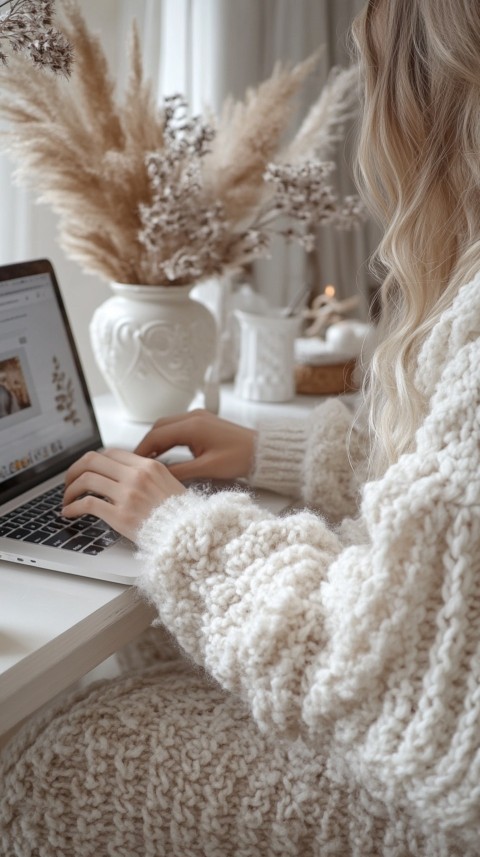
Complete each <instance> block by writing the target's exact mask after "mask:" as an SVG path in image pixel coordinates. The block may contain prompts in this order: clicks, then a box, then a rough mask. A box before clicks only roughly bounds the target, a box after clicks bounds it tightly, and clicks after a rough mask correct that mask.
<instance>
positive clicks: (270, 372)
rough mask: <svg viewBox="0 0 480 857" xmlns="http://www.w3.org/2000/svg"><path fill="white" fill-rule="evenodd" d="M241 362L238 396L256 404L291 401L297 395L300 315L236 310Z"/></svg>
mask: <svg viewBox="0 0 480 857" xmlns="http://www.w3.org/2000/svg"><path fill="white" fill-rule="evenodd" d="M235 315H236V317H237V319H238V321H239V323H240V360H239V365H238V371H237V374H236V377H235V393H236V395H237V396H239V397H240V398H241V399H251V400H252V401H256V402H288V401H290V400H291V399H293V398H294V396H295V366H294V353H295V347H294V346H295V337H296V336H297V334H298V331H299V328H300V322H301V319H300V316H284V315H282V314H281V312H280V311H278V312H277V313H275V311H270V312H269V314H268V315H262V314H257V313H251V312H244V311H243V310H236V312H235Z"/></svg>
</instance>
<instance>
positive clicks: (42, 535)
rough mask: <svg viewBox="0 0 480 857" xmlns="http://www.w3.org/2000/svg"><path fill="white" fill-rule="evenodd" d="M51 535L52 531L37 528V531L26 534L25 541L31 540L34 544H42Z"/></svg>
mask: <svg viewBox="0 0 480 857" xmlns="http://www.w3.org/2000/svg"><path fill="white" fill-rule="evenodd" d="M49 535H50V533H46V532H45V531H44V530H37V532H36V533H29V534H28V536H25V538H24V539H23V541H24V542H31V543H32V544H34V545H40V544H41V543H42V542H44V541H46V539H48V537H49Z"/></svg>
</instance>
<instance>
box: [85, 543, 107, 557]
mask: <svg viewBox="0 0 480 857" xmlns="http://www.w3.org/2000/svg"><path fill="white" fill-rule="evenodd" d="M103 550H105V548H102V546H101V545H97V544H94V545H88V546H87V547H86V548H84V549H83V551H82V553H86V554H88V555H89V556H97V555H98V554H99V553H101V552H102V551H103Z"/></svg>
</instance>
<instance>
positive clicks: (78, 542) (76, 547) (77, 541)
mask: <svg viewBox="0 0 480 857" xmlns="http://www.w3.org/2000/svg"><path fill="white" fill-rule="evenodd" d="M89 544H90V539H89V538H87V537H86V536H76V538H74V539H70V541H68V542H65V544H64V545H62V547H63V548H65V550H67V551H82V550H83V549H84V548H86V547H88V545H89Z"/></svg>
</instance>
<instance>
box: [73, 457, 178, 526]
mask: <svg viewBox="0 0 480 857" xmlns="http://www.w3.org/2000/svg"><path fill="white" fill-rule="evenodd" d="M185 491H186V489H185V488H184V486H183V485H182V484H181V482H179V481H178V480H177V479H175V477H174V476H172V474H171V473H170V472H169V470H168V468H167V467H165V465H164V464H161V462H160V461H156V460H154V459H152V458H143V457H142V456H139V455H135V453H133V452H126V451H125V450H123V449H107V450H104V451H103V452H87V453H86V454H85V455H83V456H82V458H80V459H79V460H78V461H76V462H75V464H73V465H72V466H71V467H70V468H69V470H68V471H67V474H66V477H65V494H64V500H63V502H64V508H63V511H62V514H63V515H64V516H65V517H66V518H77V517H78V516H79V515H95V516H96V517H97V518H102V520H103V521H106V523H107V524H109V525H110V526H111V527H113V529H114V530H117V532H119V533H121V534H122V535H123V536H127V538H129V539H132V541H135V538H136V535H137V533H138V530H139V529H140V526H141V525H142V523H143V522H144V521H145V520H146V519H147V518H148V516H149V515H150V513H151V512H152V511H153V509H154V508H155V507H156V506H158V505H160V503H162V502H163V501H164V500H166V499H167V497H170V496H171V495H172V494H183V493H184V492H185Z"/></svg>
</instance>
